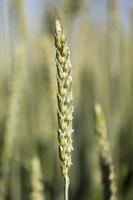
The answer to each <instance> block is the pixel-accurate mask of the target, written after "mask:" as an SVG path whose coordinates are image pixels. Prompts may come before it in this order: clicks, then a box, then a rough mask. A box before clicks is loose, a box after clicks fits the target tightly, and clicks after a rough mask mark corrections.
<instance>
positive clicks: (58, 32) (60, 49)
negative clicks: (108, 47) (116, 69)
mask: <svg viewBox="0 0 133 200" xmlns="http://www.w3.org/2000/svg"><path fill="white" fill-rule="evenodd" d="M55 47H56V67H57V85H58V91H57V102H58V113H57V116H58V140H59V157H60V160H61V162H62V163H61V173H62V176H63V177H64V181H65V200H67V199H68V187H69V175H68V171H69V168H70V166H71V165H72V161H71V151H72V150H73V146H72V136H71V134H72V132H73V129H72V119H73V117H72V113H73V105H72V99H73V97H72V77H71V63H70V58H69V56H70V52H69V49H68V47H67V43H66V37H65V34H64V32H63V30H62V27H61V25H60V22H59V20H56V22H55Z"/></svg>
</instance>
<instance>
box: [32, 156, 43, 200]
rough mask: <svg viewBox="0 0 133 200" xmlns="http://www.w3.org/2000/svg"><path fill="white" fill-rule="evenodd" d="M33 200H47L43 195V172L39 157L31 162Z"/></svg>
mask: <svg viewBox="0 0 133 200" xmlns="http://www.w3.org/2000/svg"><path fill="white" fill-rule="evenodd" d="M31 186H32V188H31V197H30V199H31V200H45V198H44V194H43V184H42V171H41V165H40V161H39V159H38V157H37V156H35V157H34V158H33V159H32V162H31Z"/></svg>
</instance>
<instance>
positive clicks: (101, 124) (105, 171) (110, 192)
mask: <svg viewBox="0 0 133 200" xmlns="http://www.w3.org/2000/svg"><path fill="white" fill-rule="evenodd" d="M95 123H96V142H97V146H98V151H99V157H100V164H101V169H102V176H103V184H104V198H105V200H117V186H116V176H115V171H114V164H113V159H112V155H111V150H110V144H109V140H108V136H107V127H106V122H105V116H104V113H103V111H102V107H101V105H100V104H96V105H95Z"/></svg>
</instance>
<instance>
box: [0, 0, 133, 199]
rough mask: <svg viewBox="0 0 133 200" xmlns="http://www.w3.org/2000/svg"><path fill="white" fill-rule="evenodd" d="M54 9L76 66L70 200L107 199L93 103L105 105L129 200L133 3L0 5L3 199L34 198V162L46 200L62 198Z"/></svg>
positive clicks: (123, 193) (24, 0) (62, 0)
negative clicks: (36, 162)
mask: <svg viewBox="0 0 133 200" xmlns="http://www.w3.org/2000/svg"><path fill="white" fill-rule="evenodd" d="M55 7H56V10H57V12H58V14H59V16H60V20H61V23H62V26H63V29H64V31H65V33H66V35H67V40H68V46H69V47H70V50H71V62H72V76H73V96H74V110H75V111H74V122H73V126H74V133H73V145H74V149H75V150H74V151H73V155H72V160H73V166H72V168H71V170H70V178H71V184H70V199H71V200H77V199H78V200H88V199H92V200H102V199H103V193H102V192H103V188H102V184H101V172H100V169H99V160H98V155H97V146H96V143H95V122H94V114H93V107H94V104H95V102H100V103H101V104H102V107H103V110H104V112H105V116H106V122H107V126H108V134H109V140H110V145H111V150H112V155H113V159H114V165H115V170H116V174H117V184H118V195H119V199H120V200H132V199H133V106H132V102H133V1H132V0H0V169H1V171H4V170H5V169H7V170H5V172H3V173H4V174H5V175H3V176H2V173H1V176H0V186H1V184H3V183H1V182H2V181H3V179H5V180H6V181H5V182H6V184H5V183H4V184H3V185H2V187H5V189H4V190H5V194H6V198H5V199H8V200H9V199H11V200H20V199H22V200H27V199H30V196H31V195H30V193H31V192H32V187H33V186H32V180H31V177H32V176H31V172H32V171H34V170H32V168H35V169H37V167H36V164H35V165H34V166H33V167H32V165H31V163H32V160H33V159H34V157H37V159H38V162H39V170H40V171H41V175H39V176H40V177H41V183H37V184H41V186H40V187H42V189H40V191H42V193H43V194H44V196H45V199H47V200H62V199H63V178H62V177H61V174H60V161H59V158H58V140H57V119H56V110H57V102H56V67H55V48H54V37H53V31H54V16H55ZM6 149H7V151H6ZM3 163H4V164H3ZM34 163H35V162H34ZM37 166H38V164H37ZM3 169H4V170H3ZM36 173H38V172H36ZM39 173H40V172H39ZM37 181H38V179H37ZM5 185H6V186H5ZM0 192H1V191H0ZM36 199H38V200H40V199H41V198H36ZM42 199H44V198H42ZM1 200H2V198H1Z"/></svg>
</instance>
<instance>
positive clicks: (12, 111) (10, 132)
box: [0, 45, 25, 200]
mask: <svg viewBox="0 0 133 200" xmlns="http://www.w3.org/2000/svg"><path fill="white" fill-rule="evenodd" d="M24 61H25V47H24V46H23V45H22V46H20V48H19V49H18V52H17V56H16V60H15V69H14V77H13V80H12V85H11V97H10V101H9V113H8V116H7V123H6V132H5V135H4V142H3V149H2V152H1V168H0V170H1V177H0V199H1V200H3V199H5V193H6V187H7V183H8V177H9V173H10V166H11V161H12V158H13V156H14V150H16V149H15V145H16V144H15V140H16V137H17V134H18V132H17V131H18V129H17V127H18V122H19V116H18V113H19V110H20V105H21V102H20V101H21V96H22V87H23V67H24Z"/></svg>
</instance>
